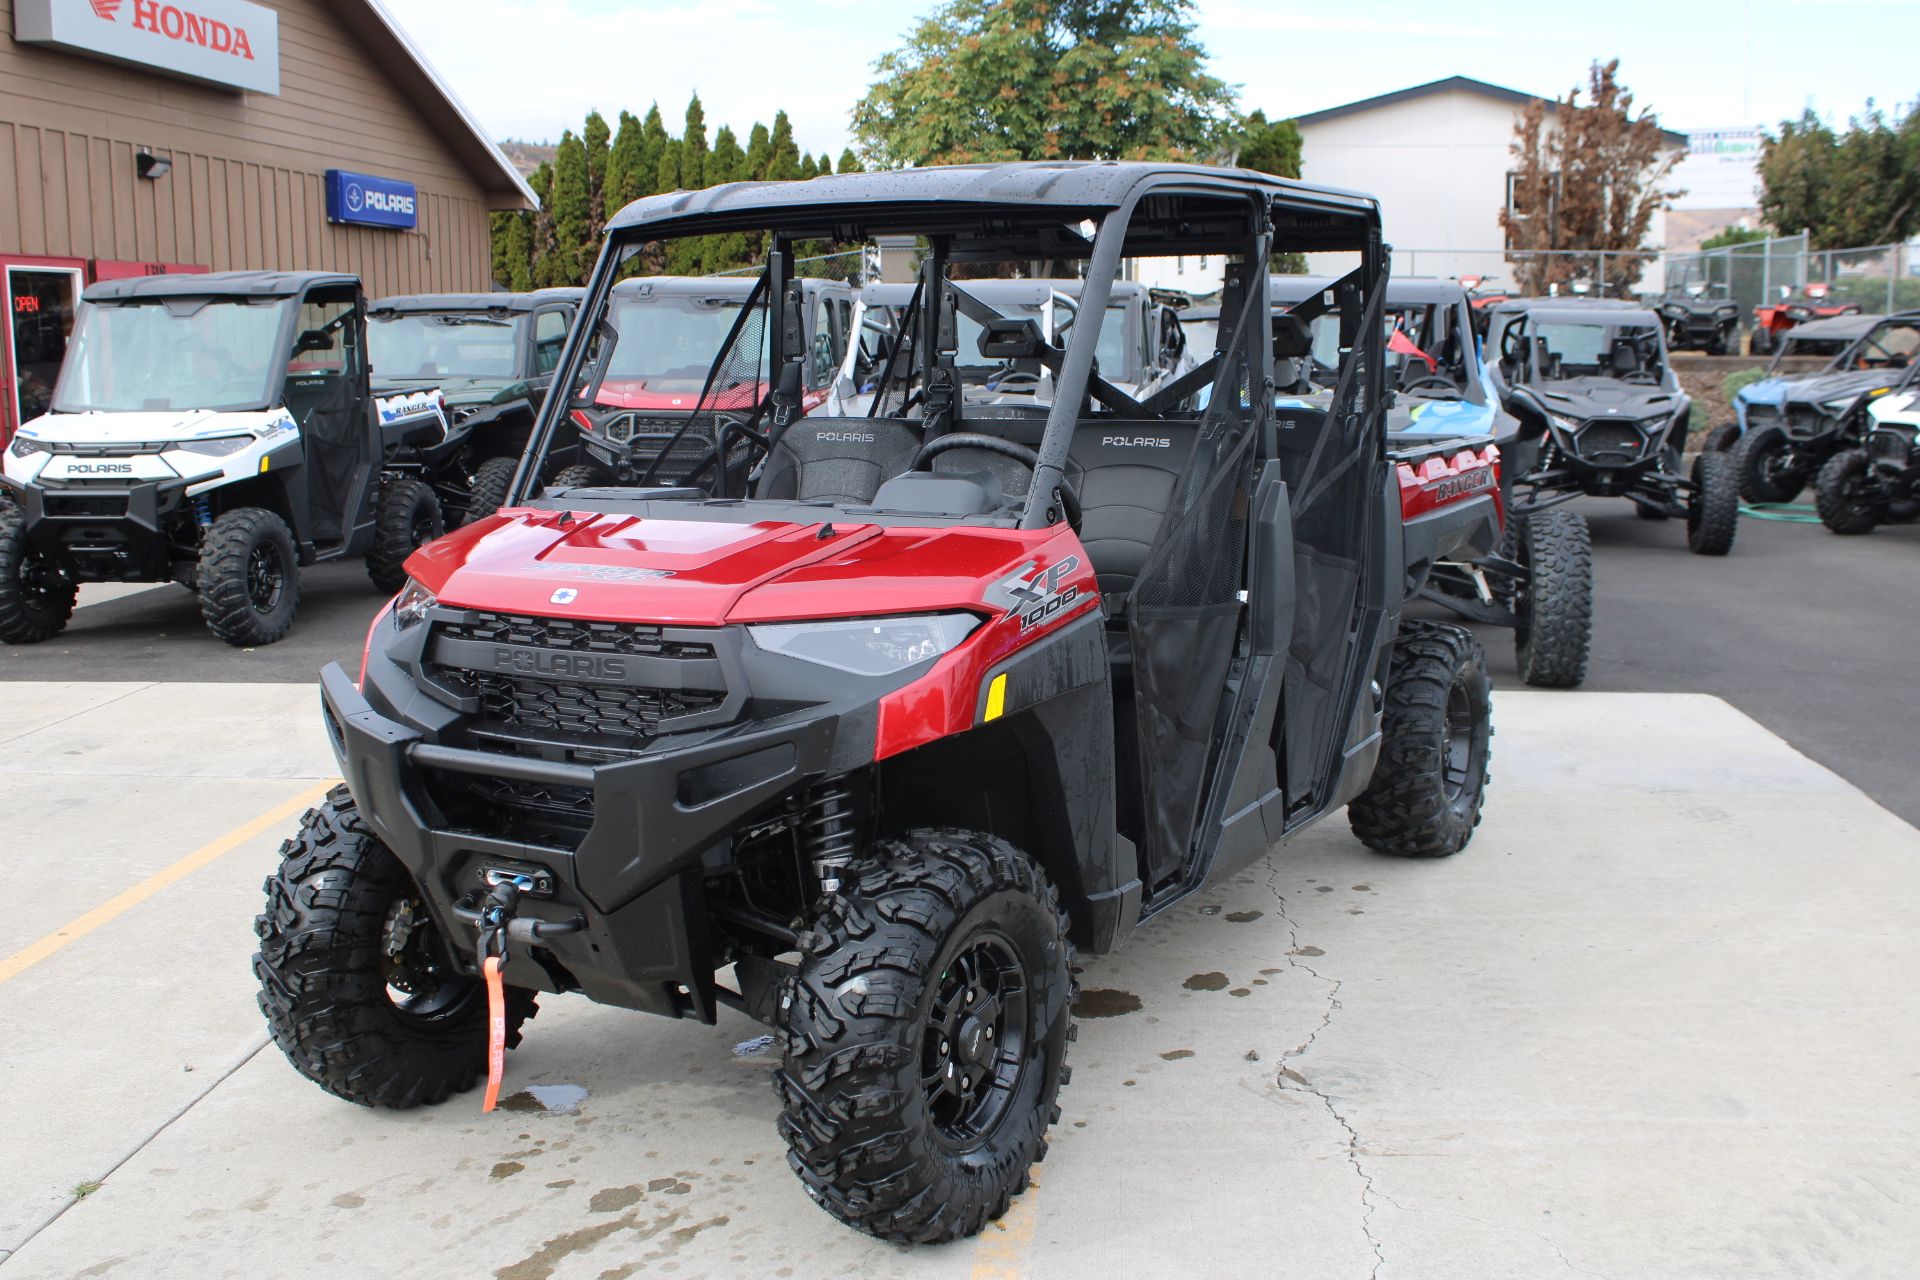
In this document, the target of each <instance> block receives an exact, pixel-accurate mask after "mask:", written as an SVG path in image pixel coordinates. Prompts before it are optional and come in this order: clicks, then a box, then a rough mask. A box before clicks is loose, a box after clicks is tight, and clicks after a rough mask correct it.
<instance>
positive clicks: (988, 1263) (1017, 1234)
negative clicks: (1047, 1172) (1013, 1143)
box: [973, 1165, 1040, 1280]
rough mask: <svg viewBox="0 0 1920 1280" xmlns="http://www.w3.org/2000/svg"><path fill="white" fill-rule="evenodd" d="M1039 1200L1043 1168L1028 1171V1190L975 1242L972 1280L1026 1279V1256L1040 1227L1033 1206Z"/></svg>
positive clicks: (1035, 1209)
mask: <svg viewBox="0 0 1920 1280" xmlns="http://www.w3.org/2000/svg"><path fill="white" fill-rule="evenodd" d="M1039 1198H1040V1166H1039V1165H1035V1166H1033V1168H1031V1169H1029V1170H1028V1171H1027V1189H1026V1190H1025V1191H1023V1192H1021V1194H1020V1196H1019V1197H1018V1198H1017V1199H1015V1200H1014V1202H1013V1204H1012V1206H1011V1207H1009V1208H1008V1209H1007V1211H1006V1212H1005V1213H1004V1214H1002V1215H1001V1216H1000V1219H999V1221H997V1222H989V1223H988V1224H987V1229H986V1230H985V1231H982V1232H981V1233H980V1234H979V1236H978V1237H977V1238H976V1239H975V1242H974V1246H973V1280H1026V1276H1027V1255H1028V1254H1029V1253H1030V1252H1032V1250H1033V1236H1034V1232H1035V1231H1036V1230H1038V1228H1039V1226H1040V1211H1039V1209H1037V1208H1036V1207H1035V1203H1034V1202H1035V1201H1037V1200H1038V1199H1039Z"/></svg>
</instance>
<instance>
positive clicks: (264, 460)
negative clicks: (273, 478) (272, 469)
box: [260, 456, 267, 475]
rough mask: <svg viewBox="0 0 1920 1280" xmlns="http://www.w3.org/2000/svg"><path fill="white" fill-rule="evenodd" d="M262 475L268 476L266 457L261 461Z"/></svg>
mask: <svg viewBox="0 0 1920 1280" xmlns="http://www.w3.org/2000/svg"><path fill="white" fill-rule="evenodd" d="M260 474H261V475H265V474H267V459H266V458H265V457H264V456H262V457H261V459H260Z"/></svg>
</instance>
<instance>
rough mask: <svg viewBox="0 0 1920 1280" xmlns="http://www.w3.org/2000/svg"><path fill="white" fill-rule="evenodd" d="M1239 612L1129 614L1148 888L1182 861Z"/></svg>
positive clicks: (1206, 609) (1232, 607)
mask: <svg viewBox="0 0 1920 1280" xmlns="http://www.w3.org/2000/svg"><path fill="white" fill-rule="evenodd" d="M1239 611H1240V607H1239V605H1238V604H1237V603H1228V604H1224V605H1220V604H1213V605H1196V606H1193V607H1191V608H1185V609H1182V608H1142V609H1135V610H1134V611H1133V623H1132V629H1133V654H1134V659H1133V660H1134V670H1133V680H1134V698H1135V702H1134V708H1135V721H1136V723H1137V725H1138V736H1139V743H1140V759H1141V760H1142V761H1143V762H1148V763H1146V765H1145V766H1144V768H1143V773H1145V775H1146V776H1145V777H1144V778H1143V779H1142V781H1143V782H1144V783H1145V786H1144V788H1143V800H1142V809H1143V813H1142V819H1143V821H1142V824H1141V833H1142V841H1143V844H1144V849H1143V853H1144V861H1145V864H1146V875H1147V878H1148V880H1149V882H1150V883H1153V884H1159V883H1161V882H1162V881H1164V880H1166V879H1167V878H1168V877H1170V876H1173V875H1176V874H1178V873H1179V871H1180V867H1181V864H1182V863H1183V862H1184V861H1185V860H1186V856H1187V850H1188V847H1189V845H1190V842H1191V835H1192V832H1193V824H1194V818H1195V815H1196V814H1197V813H1198V812H1199V808H1200V802H1201V800H1202V798H1203V796H1204V792H1205V788H1204V783H1205V781H1206V774H1207V763H1208V760H1209V759H1210V758H1211V756H1212V751H1213V738H1214V724H1215V720H1216V718H1217V714H1218V712H1219V709H1220V692H1221V690H1222V688H1224V687H1225V685H1226V680H1227V670H1228V668H1229V667H1230V666H1231V665H1232V662H1233V638H1234V633H1235V631H1236V629H1237V628H1238V625H1239Z"/></svg>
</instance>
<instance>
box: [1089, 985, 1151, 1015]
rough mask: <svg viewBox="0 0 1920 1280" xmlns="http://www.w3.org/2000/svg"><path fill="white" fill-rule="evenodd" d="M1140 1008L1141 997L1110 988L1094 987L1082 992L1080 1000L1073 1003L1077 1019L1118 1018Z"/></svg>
mask: <svg viewBox="0 0 1920 1280" xmlns="http://www.w3.org/2000/svg"><path fill="white" fill-rule="evenodd" d="M1139 1008H1140V997H1139V996H1137V995H1135V994H1133V992H1131V991H1116V990H1114V989H1112V988H1110V987H1094V988H1092V989H1091V990H1088V991H1082V992H1081V993H1080V998H1079V999H1078V1000H1075V1001H1074V1002H1073V1016H1074V1017H1076V1018H1117V1017H1119V1016H1120V1015H1121V1014H1123V1013H1135V1012H1138V1011H1139Z"/></svg>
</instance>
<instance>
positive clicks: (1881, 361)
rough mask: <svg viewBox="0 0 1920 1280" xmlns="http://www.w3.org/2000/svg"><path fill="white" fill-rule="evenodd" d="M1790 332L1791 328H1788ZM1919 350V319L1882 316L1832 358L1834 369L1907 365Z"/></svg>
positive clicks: (1895, 367) (1899, 367)
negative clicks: (1833, 359) (1851, 343)
mask: <svg viewBox="0 0 1920 1280" xmlns="http://www.w3.org/2000/svg"><path fill="white" fill-rule="evenodd" d="M1789 336H1791V330H1789ZM1917 351H1920V320H1906V319H1901V320H1882V321H1881V322H1880V323H1879V324H1877V325H1875V326H1873V328H1872V329H1870V330H1868V331H1867V333H1866V335H1865V336H1863V337H1862V338H1861V339H1860V340H1859V341H1858V342H1856V343H1854V344H1853V345H1852V346H1850V347H1848V348H1847V349H1846V350H1845V351H1843V352H1842V353H1841V354H1840V356H1839V358H1838V359H1836V360H1835V361H1834V362H1833V366H1832V372H1835V373H1839V372H1843V371H1846V370H1851V369H1904V368H1906V367H1907V366H1908V365H1909V364H1911V363H1912V362H1913V357H1914V354H1915V352H1917Z"/></svg>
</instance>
